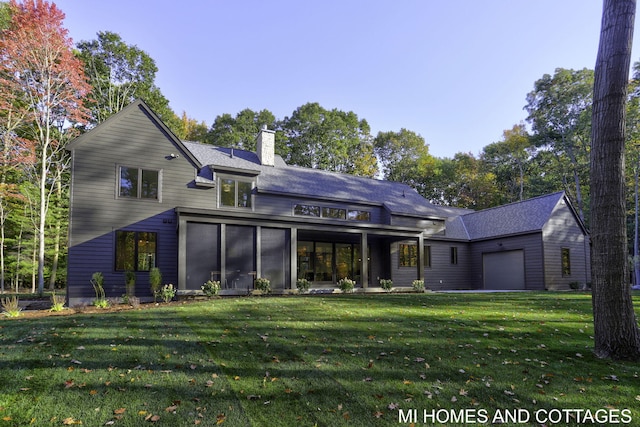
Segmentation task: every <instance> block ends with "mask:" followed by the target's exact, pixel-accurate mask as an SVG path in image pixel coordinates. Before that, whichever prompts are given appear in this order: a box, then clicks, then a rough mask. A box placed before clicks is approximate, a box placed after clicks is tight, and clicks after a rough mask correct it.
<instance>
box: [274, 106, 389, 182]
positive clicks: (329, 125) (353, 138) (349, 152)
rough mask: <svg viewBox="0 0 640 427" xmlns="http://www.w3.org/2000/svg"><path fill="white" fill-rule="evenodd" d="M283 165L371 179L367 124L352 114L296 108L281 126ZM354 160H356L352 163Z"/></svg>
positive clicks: (369, 139)
mask: <svg viewBox="0 0 640 427" xmlns="http://www.w3.org/2000/svg"><path fill="white" fill-rule="evenodd" d="M281 129H282V132H283V137H284V140H285V141H284V144H285V147H284V149H283V150H282V151H284V152H285V160H286V161H287V163H290V164H293V165H298V166H304V167H308V168H316V169H324V170H328V171H333V172H341V173H350V174H354V175H360V176H370V177H373V176H375V172H374V171H377V168H376V162H375V157H374V156H373V155H372V147H371V144H372V141H371V135H370V131H371V130H370V128H369V124H368V123H367V121H366V120H364V119H363V120H360V119H359V118H358V116H357V114H355V113H354V112H352V111H349V112H344V111H340V110H338V109H333V110H326V109H324V108H322V107H321V106H320V104H318V103H307V104H305V105H303V106H301V107H298V108H297V109H296V110H295V111H294V112H293V114H292V115H291V117H285V119H284V120H283V121H282V123H281ZM356 159H358V160H356Z"/></svg>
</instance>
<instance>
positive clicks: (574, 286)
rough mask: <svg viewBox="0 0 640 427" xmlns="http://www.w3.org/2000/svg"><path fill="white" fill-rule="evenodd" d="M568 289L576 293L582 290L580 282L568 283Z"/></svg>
mask: <svg viewBox="0 0 640 427" xmlns="http://www.w3.org/2000/svg"><path fill="white" fill-rule="evenodd" d="M569 288H570V289H573V290H574V291H577V290H579V289H582V285H580V282H571V283H569Z"/></svg>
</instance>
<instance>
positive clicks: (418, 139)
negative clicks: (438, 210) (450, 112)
mask: <svg viewBox="0 0 640 427" xmlns="http://www.w3.org/2000/svg"><path fill="white" fill-rule="evenodd" d="M373 147H374V152H375V154H376V157H377V158H378V162H379V164H380V167H381V171H382V175H383V177H384V179H386V180H389V181H396V182H403V183H405V184H407V185H409V186H411V187H413V188H415V189H416V190H417V191H418V192H419V193H420V194H422V195H423V196H424V197H426V198H427V199H432V198H434V185H433V179H432V178H433V177H434V175H435V174H436V164H437V161H436V159H435V158H434V157H433V156H432V155H431V154H429V146H428V145H427V144H426V143H425V140H424V138H423V137H422V136H420V135H418V134H416V133H415V132H412V131H410V130H407V129H404V128H403V129H400V131H399V132H393V131H391V132H378V135H377V136H376V137H375V138H374V140H373Z"/></svg>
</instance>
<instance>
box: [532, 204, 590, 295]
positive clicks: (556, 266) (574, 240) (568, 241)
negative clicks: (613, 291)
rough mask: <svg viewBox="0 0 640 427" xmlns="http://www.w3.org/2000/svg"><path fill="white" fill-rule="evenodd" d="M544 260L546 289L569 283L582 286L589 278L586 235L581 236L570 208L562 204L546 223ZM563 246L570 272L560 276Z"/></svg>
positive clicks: (567, 285) (565, 288) (563, 286)
mask: <svg viewBox="0 0 640 427" xmlns="http://www.w3.org/2000/svg"><path fill="white" fill-rule="evenodd" d="M542 233H543V235H544V263H545V281H546V284H547V289H553V290H557V289H562V290H567V289H570V285H569V284H570V283H572V282H577V283H579V284H580V285H585V284H587V283H589V282H590V281H591V270H590V249H589V241H588V237H587V236H585V235H584V233H583V231H582V228H581V227H580V225H579V224H578V221H577V220H576V217H575V215H574V213H573V211H572V210H571V209H570V208H569V207H568V206H567V205H566V204H564V203H559V204H558V206H556V208H555V210H554V211H553V214H552V215H551V218H550V219H549V221H548V222H547V223H546V224H545V226H544V228H543V231H542ZM562 248H568V249H569V251H570V252H569V253H570V255H571V274H570V275H567V276H563V275H562Z"/></svg>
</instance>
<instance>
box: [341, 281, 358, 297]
mask: <svg viewBox="0 0 640 427" xmlns="http://www.w3.org/2000/svg"><path fill="white" fill-rule="evenodd" d="M355 287H356V282H355V281H354V280H351V279H349V278H348V277H344V278H342V279H340V280H338V288H340V290H341V291H342V293H345V294H346V293H349V292H353V288H355Z"/></svg>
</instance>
